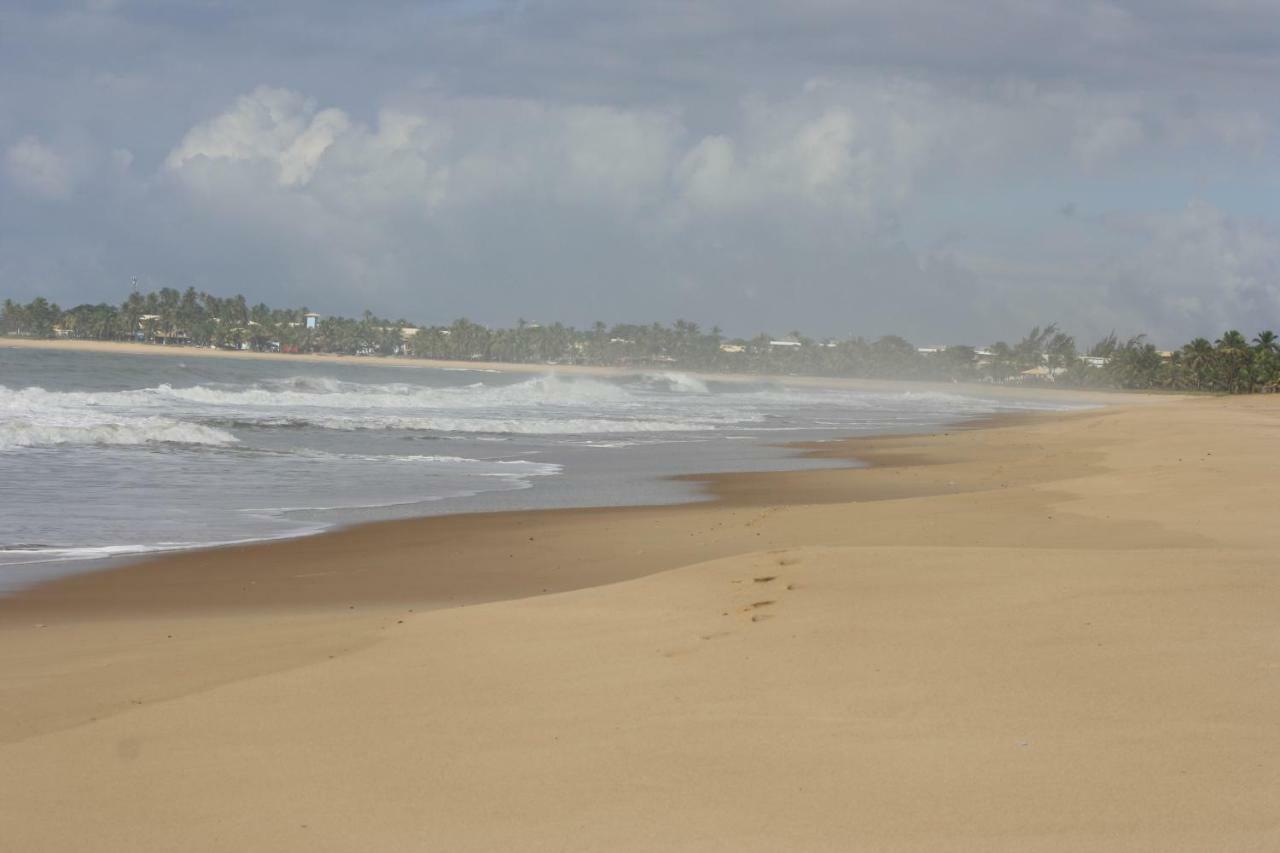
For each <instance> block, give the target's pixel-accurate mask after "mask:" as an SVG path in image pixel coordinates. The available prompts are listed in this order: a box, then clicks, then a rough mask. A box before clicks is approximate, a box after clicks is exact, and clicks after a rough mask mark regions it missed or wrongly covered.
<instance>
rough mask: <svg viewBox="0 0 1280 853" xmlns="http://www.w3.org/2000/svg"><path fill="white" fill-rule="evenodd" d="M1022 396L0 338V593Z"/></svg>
mask: <svg viewBox="0 0 1280 853" xmlns="http://www.w3.org/2000/svg"><path fill="white" fill-rule="evenodd" d="M1026 406H1027V404H1024V403H1014V402H1010V401H1008V400H1000V401H998V400H995V399H986V398H983V397H975V396H967V395H964V394H953V393H938V392H912V391H902V392H897V393H885V392H868V391H858V390H850V389H842V388H834V387H832V388H826V387H813V386H807V385H806V386H800V385H789V384H786V383H784V382H766V381H760V382H755V383H743V382H718V381H715V380H711V379H705V378H696V377H693V376H689V375H686V374H682V373H661V372H640V373H636V374H634V375H627V376H618V377H608V378H600V377H594V376H593V377H586V376H576V375H562V374H557V373H554V372H552V368H548V372H547V373H545V374H542V375H538V374H534V375H530V374H527V373H511V372H500V371H493V370H476V369H469V368H468V367H466V366H465V365H459V366H458V367H457V368H448V369H432V368H424V367H412V366H405V365H401V364H396V363H394V362H386V361H380V360H370V361H369V363H368V364H351V363H342V364H339V363H316V362H307V361H284V360H268V359H263V360H256V359H240V358H210V357H202V356H201V357H197V356H195V355H194V354H192V355H189V356H188V357H185V358H184V357H183V355H181V354H172V353H165V354H157V355H154V356H153V355H132V354H129V355H126V354H100V353H83V352H69V351H56V350H32V349H19V348H14V347H4V346H3V343H2V342H0V590H4V589H12V588H15V587H16V586H19V585H22V584H27V583H31V582H35V581H38V580H40V579H43V578H48V577H53V576H56V575H58V574H65V573H66V572H68V571H80V570H85V569H89V568H93V567H95V566H102V565H106V564H109V562H104V561H108V560H109V559H110V558H120V557H127V556H131V555H137V554H142V553H147V552H152V551H160V550H167V549H182V548H193V547H200V546H208V545H216V544H225V543H233V542H245V541H253V540H261V539H270V538H281V537H290V536H299V535H305V534H308V533H313V532H317V531H320V530H323V529H325V528H327V527H331V526H333V525H335V524H346V523H352V522H357V521H368V520H374V519H383V518H397V517H408V516H422V515H430V514H438V513H453V512H472V511H483V510H498V509H525V508H541V507H560V506H585V505H618V504H640V503H666V502H673V501H680V500H694V499H697V498H698V497H699V495H698V493H697V491H696V489H695V488H694V487H692V486H690V485H689V484H687V483H681V482H675V481H672V480H670V479H668V478H669V476H670V475H673V474H682V473H692V472H714V471H732V470H769V469H782V468H801V467H812V466H817V465H832V464H840V463H835V462H830V461H827V462H823V461H818V460H807V459H802V458H800V457H799V455H798V454H797V453H796V452H794V451H791V450H788V449H786V448H784V447H782V446H781V445H782V444H783V443H786V442H790V441H798V440H810V439H824V438H831V437H835V436H845V435H853V434H858V433H872V432H886V431H904V430H928V429H933V428H936V427H938V426H941V425H943V424H946V423H951V422H955V421H957V420H960V419H964V418H968V417H974V416H980V415H984V414H989V413H993V412H996V411H1000V410H1004V409H1009V408H1025V407H1026ZM1041 407H1043V406H1041Z"/></svg>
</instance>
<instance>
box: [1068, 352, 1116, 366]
mask: <svg viewBox="0 0 1280 853" xmlns="http://www.w3.org/2000/svg"><path fill="white" fill-rule="evenodd" d="M1076 358H1078V359H1080V360H1081V361H1083V362H1084V363H1085V364H1087V365H1089V366H1090V367H1106V366H1107V362H1109V361H1111V359H1109V358H1103V357H1102V356H1100V355H1080V356H1076Z"/></svg>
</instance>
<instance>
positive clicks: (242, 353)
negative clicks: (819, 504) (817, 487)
mask: <svg viewBox="0 0 1280 853" xmlns="http://www.w3.org/2000/svg"><path fill="white" fill-rule="evenodd" d="M6 347H9V348H12V349H25V350H48V351H52V352H87V353H103V354H108V353H109V354H113V355H151V356H161V357H171V358H180V357H186V356H190V357H192V358H230V359H248V360H253V361H276V362H281V363H288V362H295V363H302V364H342V365H359V366H365V367H368V366H371V365H375V366H382V367H391V368H409V369H428V370H446V371H465V370H475V371H486V372H494V373H508V374H518V375H541V374H547V373H559V374H564V375H567V376H586V377H612V378H617V377H624V376H641V375H646V374H655V373H664V372H670V373H679V374H684V375H688V376H696V377H698V378H699V379H703V380H711V381H715V382H726V383H748V382H780V383H785V384H790V385H797V386H802V387H805V386H807V387H827V388H850V389H856V390H867V391H901V390H903V389H904V387H905V388H906V389H908V390H916V391H942V392H948V393H970V394H977V393H979V392H981V393H982V394H984V395H986V396H990V397H997V398H1010V397H1020V398H1023V399H1028V400H1058V401H1061V400H1063V399H1064V397H1069V398H1070V399H1075V400H1079V401H1081V402H1092V403H1110V404H1114V403H1116V402H1125V401H1128V400H1131V399H1133V398H1138V399H1160V398H1163V397H1177V396H1188V395H1177V394H1167V393H1160V394H1146V393H1141V394H1139V393H1136V392H1132V391H1120V390H1105V389H1103V390H1098V389H1079V388H1062V389H1057V388H1044V387H1035V386H1032V387H1028V386H1024V385H996V384H987V383H981V382H935V381H930V380H915V379H855V378H848V377H838V376H832V377H824V376H791V375H785V374H754V373H715V372H712V373H708V372H703V371H698V370H691V369H688V368H677V367H639V366H637V367H606V366H602V365H601V366H596V365H583V364H526V363H517V362H504V361H446V360H441V359H425V358H409V357H405V356H358V355H330V354H323V353H273V352H251V351H246V350H221V349H205V348H202V347H193V346H166V345H160V344H142V343H133V342H128V341H81V340H65V339H63V340H57V339H53V340H46V339H42V338H12V337H0V350H3V349H4V348H6Z"/></svg>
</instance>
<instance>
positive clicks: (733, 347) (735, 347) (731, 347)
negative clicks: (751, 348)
mask: <svg viewBox="0 0 1280 853" xmlns="http://www.w3.org/2000/svg"><path fill="white" fill-rule="evenodd" d="M746 351H747V348H746V347H744V346H743V345H742V344H721V345H720V352H746Z"/></svg>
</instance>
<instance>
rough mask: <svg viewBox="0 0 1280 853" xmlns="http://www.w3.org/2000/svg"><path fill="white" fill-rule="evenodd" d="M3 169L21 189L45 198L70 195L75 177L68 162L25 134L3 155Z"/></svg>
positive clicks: (62, 197)
mask: <svg viewBox="0 0 1280 853" xmlns="http://www.w3.org/2000/svg"><path fill="white" fill-rule="evenodd" d="M4 165H5V171H6V172H7V173H8V175H9V178H10V180H12V181H13V182H14V183H15V184H17V186H18V187H19V188H21V189H22V190H23V191H24V192H27V193H29V194H31V195H33V196H37V197H40V198H46V199H64V198H66V197H68V196H69V195H71V190H72V188H73V186H74V176H73V175H72V170H71V166H70V164H69V163H68V162H67V161H66V160H65V159H64V158H63V157H61V156H60V155H59V154H58V153H57V152H56V151H54V150H53V149H52V148H50V147H49V146H47V145H45V144H44V143H42V142H41V141H40V140H39V139H37V138H36V137H34V136H24V137H23V138H22V139H19V140H18V141H17V142H15V143H14V144H13V145H10V146H9V148H8V150H6V151H5V155H4Z"/></svg>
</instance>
